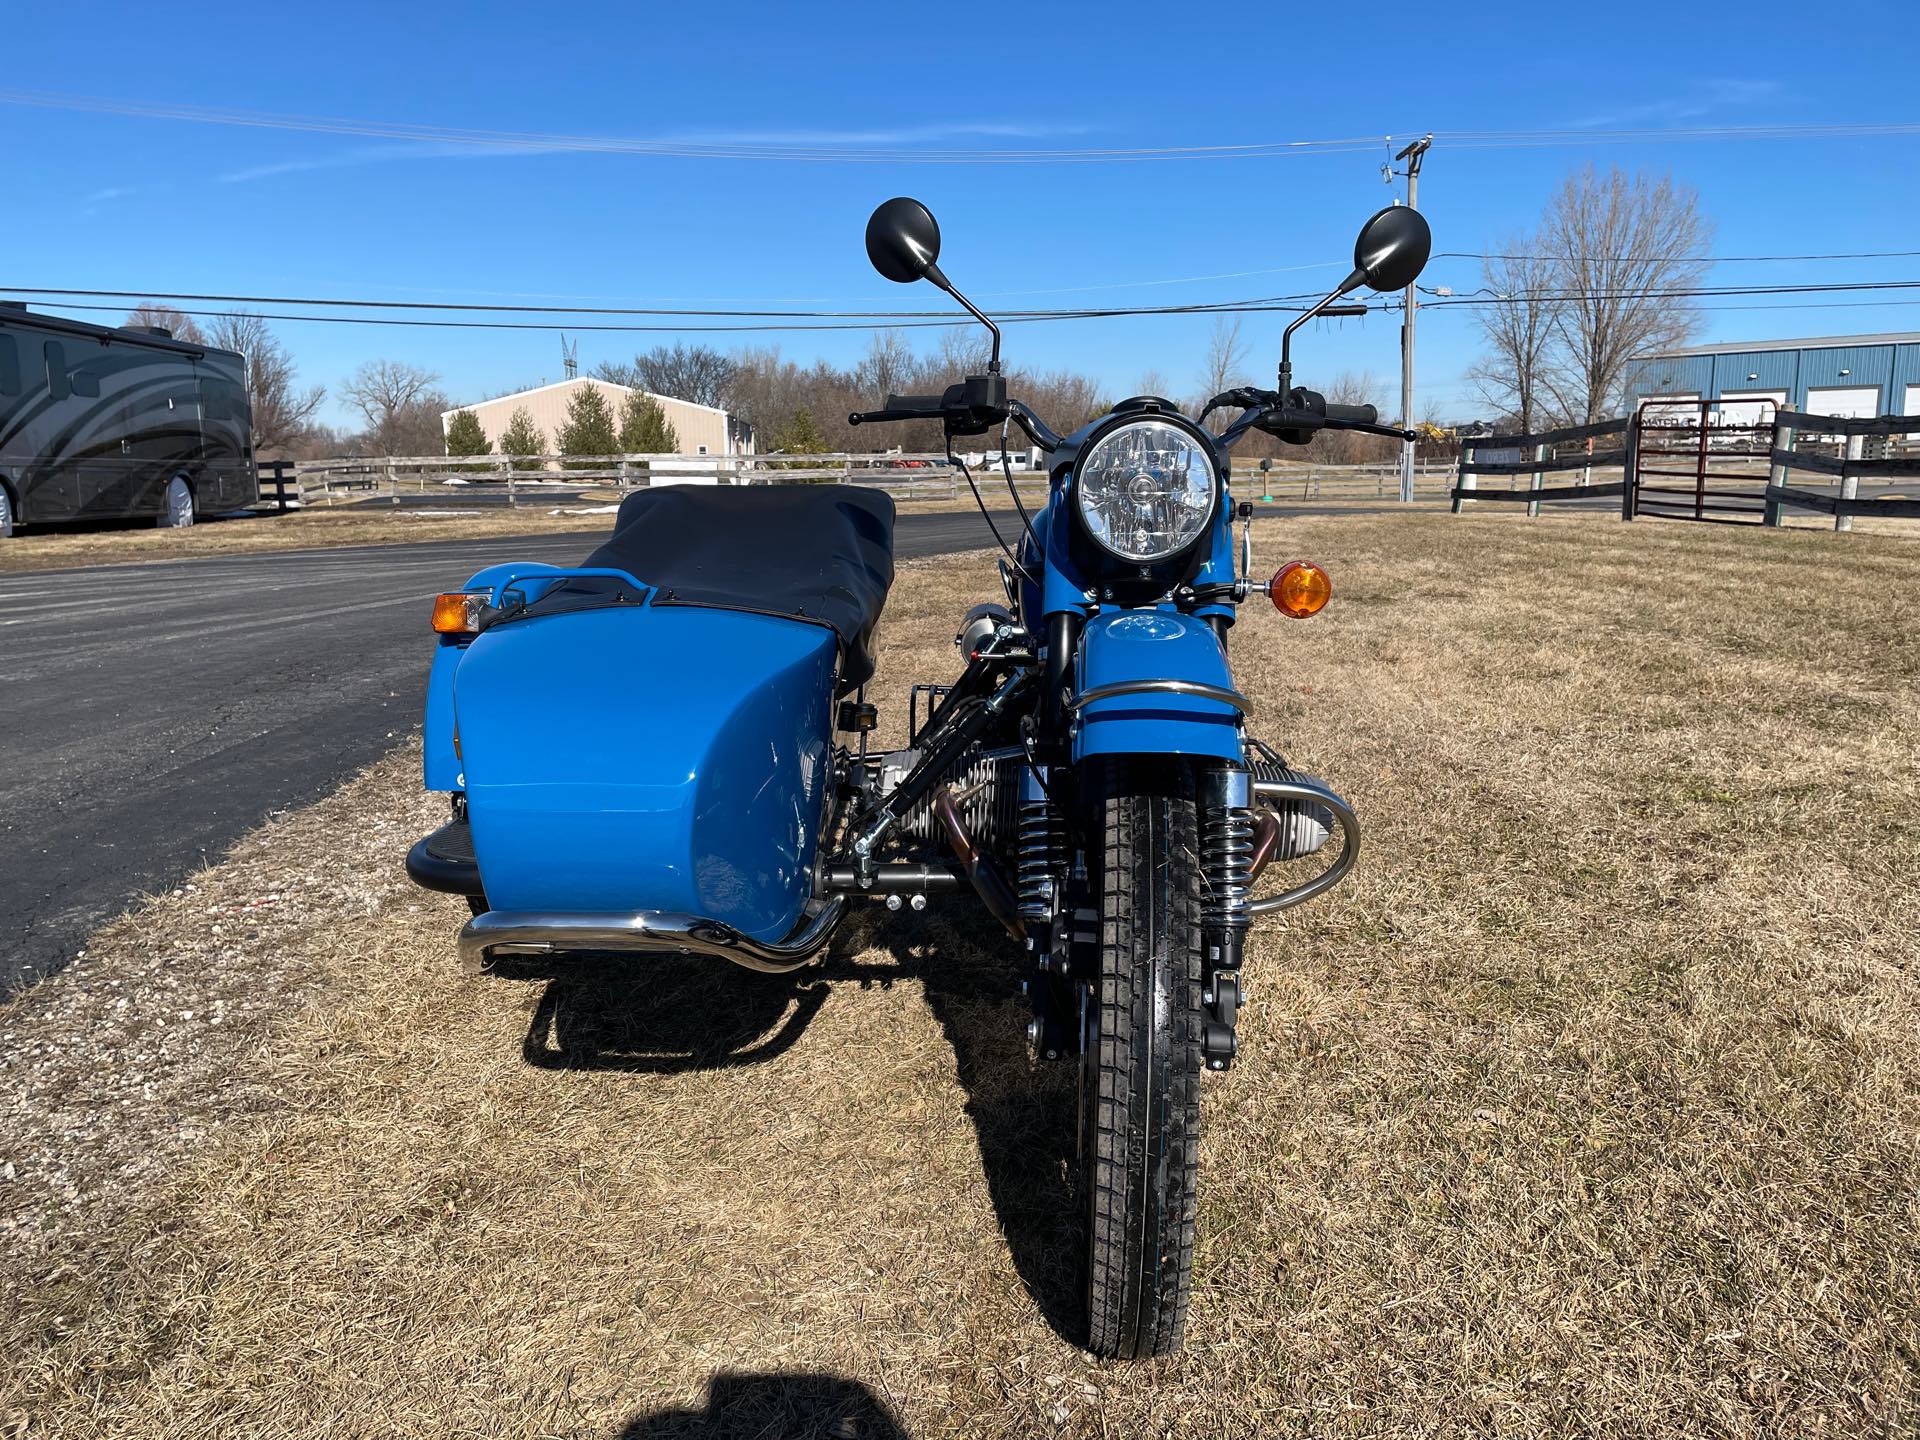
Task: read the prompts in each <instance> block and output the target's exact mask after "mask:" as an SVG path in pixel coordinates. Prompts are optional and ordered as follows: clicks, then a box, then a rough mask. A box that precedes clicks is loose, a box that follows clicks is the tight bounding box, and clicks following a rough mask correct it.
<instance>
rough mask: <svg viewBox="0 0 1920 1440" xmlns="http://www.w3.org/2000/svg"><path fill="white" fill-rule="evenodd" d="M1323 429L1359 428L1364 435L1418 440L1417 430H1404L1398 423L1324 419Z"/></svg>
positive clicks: (1321, 423) (1321, 426)
mask: <svg viewBox="0 0 1920 1440" xmlns="http://www.w3.org/2000/svg"><path fill="white" fill-rule="evenodd" d="M1320 429H1322V430H1357V431H1359V432H1360V433H1361V434H1363V435H1384V436H1386V437H1387V439H1389V440H1418V439H1419V438H1420V432H1419V431H1417V430H1402V429H1401V428H1400V427H1399V426H1397V425H1369V424H1367V423H1365V422H1364V421H1361V420H1322V421H1321V422H1320Z"/></svg>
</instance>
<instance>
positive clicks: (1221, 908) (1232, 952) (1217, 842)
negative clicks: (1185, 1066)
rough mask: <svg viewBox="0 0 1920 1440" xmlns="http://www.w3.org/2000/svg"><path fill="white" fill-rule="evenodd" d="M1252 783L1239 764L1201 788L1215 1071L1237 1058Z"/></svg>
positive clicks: (1209, 1029) (1210, 1045)
mask: <svg viewBox="0 0 1920 1440" xmlns="http://www.w3.org/2000/svg"><path fill="white" fill-rule="evenodd" d="M1252 802H1253V782H1252V777H1251V776H1250V775H1249V774H1248V773H1247V771H1246V770H1245V769H1244V768H1242V767H1241V766H1238V765H1222V766H1220V767H1218V768H1216V769H1214V770H1211V771H1209V772H1208V773H1207V775H1206V777H1205V779H1204V781H1203V782H1202V785H1201V789H1200V874H1201V892H1202V893H1201V906H1200V933H1201V943H1202V945H1203V946H1204V947H1205V952H1206V967H1205V970H1206V979H1205V990H1204V993H1203V994H1202V996H1201V998H1202V1000H1203V1001H1204V1002H1205V1004H1206V1007H1207V1010H1208V1011H1209V1019H1208V1020H1207V1022H1206V1025H1205V1028H1204V1029H1203V1031H1202V1033H1201V1040H1200V1049H1201V1053H1202V1054H1203V1055H1204V1056H1205V1057H1206V1061H1207V1067H1208V1068H1209V1069H1211V1070H1224V1069H1226V1068H1227V1066H1228V1065H1230V1064H1231V1063H1232V1062H1233V1055H1234V1050H1235V1048H1236V1043H1235V1039H1234V1024H1235V1022H1236V1021H1237V1020H1238V1018H1239V1010H1240V961H1241V959H1242V957H1243V956H1244V954H1245V953H1246V947H1247V931H1248V930H1249V929H1250V928H1251V926H1252V923H1253V922H1252V917H1251V916H1250V915H1249V914H1248V913H1247V892H1248V891H1249V890H1250V889H1251V888H1252V884H1253V848H1254V837H1253V831H1254V825H1253V807H1252Z"/></svg>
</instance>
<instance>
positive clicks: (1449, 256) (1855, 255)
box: [1433, 250, 1920, 265]
mask: <svg viewBox="0 0 1920 1440" xmlns="http://www.w3.org/2000/svg"><path fill="white" fill-rule="evenodd" d="M1916 255H1920V250H1854V251H1850V252H1848V253H1846V254H1839V255H1698V256H1693V257H1690V258H1693V259H1696V260H1698V261H1699V262H1700V263H1702V264H1705V265H1735V264H1743V263H1746V262H1749V261H1759V260H1908V259H1911V258H1913V257H1914V256H1916ZM1433 258H1434V259H1435V260H1559V259H1562V258H1564V257H1562V256H1559V255H1500V254H1495V253H1492V252H1490V251H1488V252H1474V251H1470V250H1440V251H1436V252H1435V253H1434V256H1433ZM1585 258H1587V259H1591V260H1622V261H1635V260H1642V259H1645V258H1646V257H1644V256H1640V255H1592V256H1587V257H1585Z"/></svg>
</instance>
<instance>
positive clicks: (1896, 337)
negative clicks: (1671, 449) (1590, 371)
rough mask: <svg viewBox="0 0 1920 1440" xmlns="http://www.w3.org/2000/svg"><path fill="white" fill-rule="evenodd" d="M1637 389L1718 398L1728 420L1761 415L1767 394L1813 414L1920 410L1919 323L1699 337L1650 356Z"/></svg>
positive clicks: (1638, 394)
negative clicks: (1877, 331)
mask: <svg viewBox="0 0 1920 1440" xmlns="http://www.w3.org/2000/svg"><path fill="white" fill-rule="evenodd" d="M1632 391H1633V397H1634V399H1635V400H1636V401H1640V400H1653V399H1670V400H1710V401H1716V402H1718V403H1717V404H1716V406H1715V407H1714V408H1715V409H1716V410H1717V411H1718V412H1719V413H1720V415H1721V417H1722V421H1723V423H1737V422H1739V421H1744V420H1754V419H1758V418H1760V415H1761V413H1762V412H1763V411H1764V410H1765V409H1766V402H1767V401H1769V400H1770V401H1772V402H1773V404H1774V405H1775V406H1777V407H1779V408H1780V409H1783V410H1785V409H1792V410H1804V411H1807V412H1809V413H1811V414H1815V415H1841V416H1847V417H1858V416H1866V415H1920V331H1908V332H1904V333H1899V334H1892V335H1825V336H1819V337H1816V338H1814V339H1810V340H1757V341H1748V342H1742V343H1738V344H1732V345H1695V346H1691V347H1689V348H1687V349H1684V350H1675V351H1673V352H1672V353H1671V354H1667V355H1657V356H1655V357H1654V358H1653V359H1651V360H1649V361H1648V362H1647V363H1646V364H1645V365H1644V366H1643V367H1642V368H1641V371H1640V375H1639V378H1638V379H1637V380H1636V381H1635V383H1634V385H1633V387H1632Z"/></svg>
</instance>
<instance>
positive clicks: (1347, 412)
mask: <svg viewBox="0 0 1920 1440" xmlns="http://www.w3.org/2000/svg"><path fill="white" fill-rule="evenodd" d="M1327 419H1329V420H1355V421H1358V422H1359V423H1360V424H1362V425H1377V424H1379V422H1380V411H1379V410H1378V409H1377V408H1375V407H1374V406H1372V405H1335V404H1333V403H1332V402H1328V404H1327Z"/></svg>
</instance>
